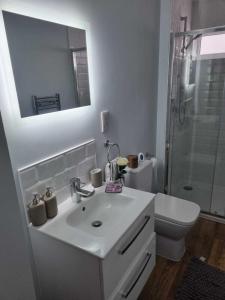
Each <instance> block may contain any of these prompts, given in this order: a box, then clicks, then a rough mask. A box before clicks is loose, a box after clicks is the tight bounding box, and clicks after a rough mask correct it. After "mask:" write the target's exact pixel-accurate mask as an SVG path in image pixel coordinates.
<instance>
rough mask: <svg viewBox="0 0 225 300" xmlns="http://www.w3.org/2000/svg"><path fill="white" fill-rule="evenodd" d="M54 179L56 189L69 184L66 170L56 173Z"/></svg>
mask: <svg viewBox="0 0 225 300" xmlns="http://www.w3.org/2000/svg"><path fill="white" fill-rule="evenodd" d="M53 181H54V188H55V189H61V188H63V187H64V186H65V185H67V172H66V171H64V172H61V173H58V174H56V175H55V176H54V177H53Z"/></svg>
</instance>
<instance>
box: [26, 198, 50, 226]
mask: <svg viewBox="0 0 225 300" xmlns="http://www.w3.org/2000/svg"><path fill="white" fill-rule="evenodd" d="M28 213H29V217H30V221H31V223H32V224H33V225H34V226H40V225H42V224H44V223H45V222H46V221H47V215H46V209H45V203H44V201H42V200H40V195H39V194H34V198H33V201H32V203H30V204H29V205H28Z"/></svg>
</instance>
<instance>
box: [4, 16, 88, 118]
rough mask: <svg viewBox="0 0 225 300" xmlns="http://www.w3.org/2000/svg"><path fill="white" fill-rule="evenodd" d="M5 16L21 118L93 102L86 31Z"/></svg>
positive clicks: (32, 19)
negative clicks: (91, 99) (91, 100)
mask: <svg viewBox="0 0 225 300" xmlns="http://www.w3.org/2000/svg"><path fill="white" fill-rule="evenodd" d="M3 17H4V23H5V28H6V33H7V39H8V44H9V51H10V56H11V62H12V67H13V73H14V78H15V84H16V89H17V96H18V100H19V106H20V113H21V117H28V116H32V115H38V114H45V113H49V112H55V111H59V110H65V109H71V108H75V107H80V106H86V105H90V91H89V77H88V59H87V45H86V33H85V30H82V29H77V28H72V27H68V26H64V25H60V24H56V23H52V22H47V21H43V20H39V19H34V18H30V17H26V16H22V15H18V14H14V13H10V12H6V11H4V12H3Z"/></svg>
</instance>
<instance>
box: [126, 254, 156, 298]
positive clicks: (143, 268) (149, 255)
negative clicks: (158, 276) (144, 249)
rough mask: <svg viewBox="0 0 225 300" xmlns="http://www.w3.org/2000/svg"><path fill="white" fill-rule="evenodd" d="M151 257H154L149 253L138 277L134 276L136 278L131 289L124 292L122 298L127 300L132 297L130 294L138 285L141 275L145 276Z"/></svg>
mask: <svg viewBox="0 0 225 300" xmlns="http://www.w3.org/2000/svg"><path fill="white" fill-rule="evenodd" d="M151 257H152V255H151V253H149V252H148V253H147V254H146V256H145V258H144V260H143V262H142V263H141V265H140V269H139V271H138V273H137V275H136V276H134V278H133V279H132V280H131V281H130V284H129V287H128V288H127V289H125V291H124V292H122V298H125V299H126V298H127V297H128V296H129V295H130V293H131V292H132V290H133V289H134V287H135V285H136V284H137V282H138V280H139V279H140V277H141V275H142V274H143V272H144V270H145V268H146V267H147V265H148V263H149V261H150V259H151Z"/></svg>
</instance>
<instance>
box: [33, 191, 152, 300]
mask: <svg viewBox="0 0 225 300" xmlns="http://www.w3.org/2000/svg"><path fill="white" fill-rule="evenodd" d="M149 195H150V194H149ZM30 232H31V240H32V246H33V252H34V259H35V264H36V269H37V273H38V274H37V275H38V280H39V285H40V291H41V297H40V298H41V300H104V299H107V300H108V299H109V300H113V299H128V300H130V299H137V297H138V295H139V294H140V292H141V290H142V288H143V287H144V284H145V283H146V281H147V279H148V277H149V275H150V273H151V272H152V270H153V268H154V265H155V233H154V199H153V197H152V199H151V201H149V203H148V205H146V207H145V209H144V210H143V211H142V212H141V213H140V214H139V216H138V217H137V218H136V219H135V220H134V222H133V223H132V225H131V226H130V227H129V229H128V230H126V231H125V232H124V234H123V235H122V236H121V238H120V239H119V240H118V241H117V243H116V244H115V245H114V246H113V247H112V249H111V250H110V251H109V252H108V253H107V254H106V256H105V257H100V256H98V255H97V254H96V255H95V254H92V253H90V252H88V251H84V250H83V249H79V248H78V247H74V246H73V245H71V244H69V243H66V242H65V241H61V240H60V239H57V238H55V237H51V236H49V235H46V234H44V233H43V232H41V231H39V230H37V229H36V228H33V227H30ZM90 250H91V249H90Z"/></svg>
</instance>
